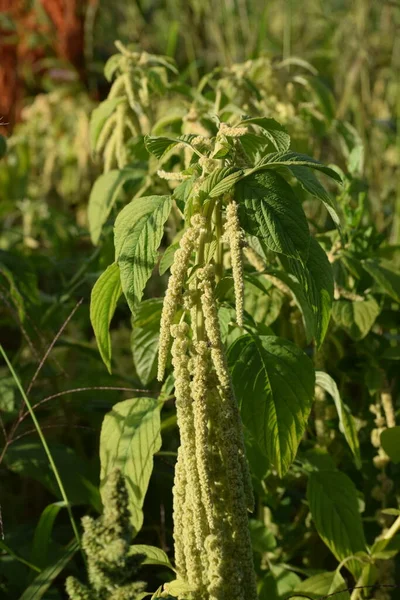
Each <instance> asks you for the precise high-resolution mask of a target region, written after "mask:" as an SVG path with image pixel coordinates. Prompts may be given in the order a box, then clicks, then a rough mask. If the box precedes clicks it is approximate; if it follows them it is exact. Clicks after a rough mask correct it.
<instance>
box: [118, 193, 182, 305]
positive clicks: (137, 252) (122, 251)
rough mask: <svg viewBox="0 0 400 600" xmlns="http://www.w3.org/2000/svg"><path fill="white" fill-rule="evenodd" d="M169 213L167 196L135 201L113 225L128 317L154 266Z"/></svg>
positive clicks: (148, 197) (169, 205)
mask: <svg viewBox="0 0 400 600" xmlns="http://www.w3.org/2000/svg"><path fill="white" fill-rule="evenodd" d="M170 209H171V196H147V197H144V198H137V199H135V200H133V201H132V202H131V203H130V204H128V206H125V208H124V209H123V210H122V211H121V212H120V213H119V215H118V217H117V219H116V221H115V230H114V231H115V258H116V261H117V262H118V265H119V268H120V273H121V284H122V291H123V292H124V294H125V297H126V299H127V301H128V304H129V307H130V309H131V311H132V313H134V312H135V309H136V306H137V304H138V303H139V302H140V300H141V299H142V295H143V291H144V288H145V286H146V283H147V281H148V279H149V278H150V276H151V273H152V271H153V268H154V265H155V263H156V260H157V250H158V247H159V245H160V243H161V239H162V236H163V233H164V223H165V221H166V220H167V218H168V215H169V212H170Z"/></svg>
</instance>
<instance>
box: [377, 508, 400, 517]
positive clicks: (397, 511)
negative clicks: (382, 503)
mask: <svg viewBox="0 0 400 600" xmlns="http://www.w3.org/2000/svg"><path fill="white" fill-rule="evenodd" d="M381 512H382V513H383V514H384V515H390V516H392V517H400V508H384V509H382V510H381Z"/></svg>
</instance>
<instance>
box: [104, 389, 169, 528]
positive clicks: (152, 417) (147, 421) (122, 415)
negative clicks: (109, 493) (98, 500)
mask: <svg viewBox="0 0 400 600" xmlns="http://www.w3.org/2000/svg"><path fill="white" fill-rule="evenodd" d="M160 447H161V436H160V404H159V403H158V401H157V400H154V399H153V398H131V399H130V400H124V401H122V402H118V404H116V405H115V406H114V407H113V409H112V411H111V412H109V413H108V414H107V415H106V416H105V418H104V421H103V425H102V428H101V435H100V462H101V474H100V476H101V489H104V484H105V482H106V480H107V476H108V474H109V473H110V472H111V471H112V470H114V469H116V468H119V469H120V470H121V471H122V473H123V475H124V477H125V480H126V483H127V487H128V494H129V509H130V511H131V520H132V525H133V527H134V528H135V531H136V532H138V531H139V530H140V528H141V526H142V523H143V512H142V506H143V502H144V497H145V494H146V491H147V487H148V484H149V480H150V475H151V472H152V470H153V455H154V453H155V452H158V450H159V449H160Z"/></svg>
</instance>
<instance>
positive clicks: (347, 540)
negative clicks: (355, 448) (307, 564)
mask: <svg viewBox="0 0 400 600" xmlns="http://www.w3.org/2000/svg"><path fill="white" fill-rule="evenodd" d="M307 497H308V501H309V504H310V510H311V515H312V518H313V520H314V523H315V527H316V528H317V531H318V533H319V535H320V537H321V538H322V540H323V541H324V542H325V544H326V545H327V546H328V548H329V549H330V550H331V552H332V553H333V554H334V555H335V557H336V558H337V560H338V561H342V560H344V559H345V558H348V557H349V556H353V555H355V554H356V552H365V551H367V545H366V541H365V537H364V530H363V526H362V521H361V516H360V513H359V511H358V498H357V490H356V487H355V485H354V484H353V482H352V481H351V479H350V478H349V477H347V475H345V474H344V473H341V472H340V471H314V472H312V473H311V474H310V477H309V480H308V487H307ZM346 567H347V568H348V569H349V570H350V571H351V572H352V573H353V574H354V575H357V573H359V570H360V565H359V563H358V562H356V561H355V560H350V561H349V562H346Z"/></svg>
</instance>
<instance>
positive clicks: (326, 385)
mask: <svg viewBox="0 0 400 600" xmlns="http://www.w3.org/2000/svg"><path fill="white" fill-rule="evenodd" d="M315 383H316V385H319V386H320V387H321V388H322V389H323V390H325V391H326V392H328V394H330V395H331V396H332V398H333V400H334V402H335V406H336V410H337V413H338V417H339V423H340V429H341V431H342V433H343V435H344V437H345V438H346V441H347V443H348V445H349V446H350V450H351V451H352V453H353V455H354V459H355V463H356V467H357V469H361V455H360V442H359V439H358V434H357V429H356V425H355V421H354V417H353V415H352V414H351V412H350V409H349V408H348V407H347V406H346V405H345V404H344V402H343V400H342V398H341V396H340V394H339V390H338V387H337V385H336V383H335V381H334V380H333V379H332V377H331V376H330V375H328V373H324V372H323V371H316V372H315Z"/></svg>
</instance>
